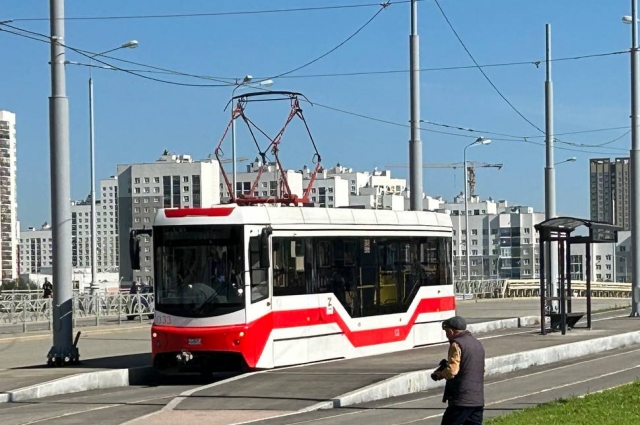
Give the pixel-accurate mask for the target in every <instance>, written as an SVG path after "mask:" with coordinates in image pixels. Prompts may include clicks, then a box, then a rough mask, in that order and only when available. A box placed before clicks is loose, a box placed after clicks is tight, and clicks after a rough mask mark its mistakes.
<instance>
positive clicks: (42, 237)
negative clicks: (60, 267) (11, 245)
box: [16, 223, 53, 278]
mask: <svg viewBox="0 0 640 425" xmlns="http://www.w3.org/2000/svg"><path fill="white" fill-rule="evenodd" d="M52 238H53V235H52V231H51V226H50V225H49V224H47V223H44V224H43V225H42V226H41V227H40V228H39V229H36V228H35V227H30V228H29V229H28V230H26V231H24V232H20V243H19V246H18V257H19V258H20V274H24V273H45V272H46V273H49V271H50V270H51V267H53V239H52ZM17 277H18V276H16V278H17Z"/></svg>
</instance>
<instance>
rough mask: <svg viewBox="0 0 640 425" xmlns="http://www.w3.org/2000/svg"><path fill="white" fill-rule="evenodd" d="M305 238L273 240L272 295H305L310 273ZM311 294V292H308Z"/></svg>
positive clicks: (306, 240)
mask: <svg viewBox="0 0 640 425" xmlns="http://www.w3.org/2000/svg"><path fill="white" fill-rule="evenodd" d="M307 243H308V239H306V238H273V241H272V247H273V295H275V296H282V295H302V294H306V293H307V282H308V281H310V280H311V278H310V276H307V273H306V271H307V270H309V271H311V265H310V264H307V262H308V261H309V259H308V257H309V254H307V249H306V246H307ZM309 293H313V291H309Z"/></svg>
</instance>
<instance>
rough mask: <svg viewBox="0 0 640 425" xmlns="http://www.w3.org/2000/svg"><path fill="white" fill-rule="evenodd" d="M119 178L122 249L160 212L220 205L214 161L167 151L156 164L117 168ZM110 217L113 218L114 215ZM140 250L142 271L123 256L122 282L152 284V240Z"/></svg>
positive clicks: (142, 242) (120, 166)
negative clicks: (132, 230)
mask: <svg viewBox="0 0 640 425" xmlns="http://www.w3.org/2000/svg"><path fill="white" fill-rule="evenodd" d="M116 177H117V182H118V186H117V194H116V195H114V196H117V199H118V202H117V211H118V215H117V218H118V234H119V246H121V247H128V246H129V231H130V229H141V228H144V227H147V228H149V227H151V226H152V225H153V221H154V218H155V214H156V212H157V211H158V209H159V208H176V207H181V208H200V207H209V206H211V205H215V204H219V203H220V190H219V188H220V171H219V167H218V163H217V162H215V161H210V160H207V161H194V160H193V159H192V158H191V156H189V155H176V154H172V153H169V152H167V151H165V152H164V153H163V154H162V156H161V157H160V158H159V159H158V160H157V161H155V162H151V163H142V164H128V165H118V173H117V176H116ZM108 217H109V218H111V215H109V216H108ZM114 217H115V212H114ZM109 225H110V222H109ZM108 230H109V231H110V229H108ZM109 235H110V234H109ZM140 249H141V254H140V256H141V258H140V267H141V270H132V269H131V262H130V259H129V256H128V255H127V254H126V253H125V255H121V256H120V277H121V279H122V280H123V282H127V283H130V282H132V281H134V280H135V281H138V282H141V283H152V282H153V254H152V253H153V243H152V240H151V238H148V237H144V238H143V239H142V240H141V244H140Z"/></svg>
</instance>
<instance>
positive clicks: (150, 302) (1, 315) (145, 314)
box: [0, 291, 155, 332]
mask: <svg viewBox="0 0 640 425" xmlns="http://www.w3.org/2000/svg"><path fill="white" fill-rule="evenodd" d="M52 301H53V300H52V299H51V298H42V295H41V292H38V293H37V294H34V293H32V292H28V291H24V292H18V291H15V292H3V293H2V294H0V332H2V331H8V330H12V331H15V330H16V329H15V328H17V327H20V328H21V330H22V332H27V331H28V330H30V329H31V330H35V329H39V330H43V329H48V330H50V329H51V326H52V320H53V318H52ZM72 301H73V303H72V310H73V322H74V323H73V325H74V327H75V326H91V325H94V326H98V325H101V324H106V323H118V324H121V323H122V322H123V320H125V321H126V320H138V321H139V322H143V321H144V320H145V319H152V318H153V315H154V311H155V310H154V304H155V303H154V302H155V299H154V295H153V294H152V293H144V294H128V293H119V294H105V293H99V294H95V295H89V294H82V293H74V294H73V298H72Z"/></svg>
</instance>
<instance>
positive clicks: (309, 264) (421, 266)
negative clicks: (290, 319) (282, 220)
mask: <svg viewBox="0 0 640 425" xmlns="http://www.w3.org/2000/svg"><path fill="white" fill-rule="evenodd" d="M451 281H452V276H451V242H450V240H448V239H445V238H415V237H414V238H410V237H377V238H367V237H341V238H337V237H309V238H273V294H274V296H286V295H300V294H314V293H333V294H334V295H335V296H336V298H337V299H338V301H339V302H340V303H341V304H342V305H343V307H344V308H345V310H347V312H348V313H349V314H350V315H351V316H352V317H364V316H375V315H380V314H391V313H400V312H405V311H407V309H408V308H409V306H410V305H411V303H412V301H413V300H414V299H415V296H416V294H417V292H418V290H419V289H420V287H422V286H432V285H446V284H451Z"/></svg>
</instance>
